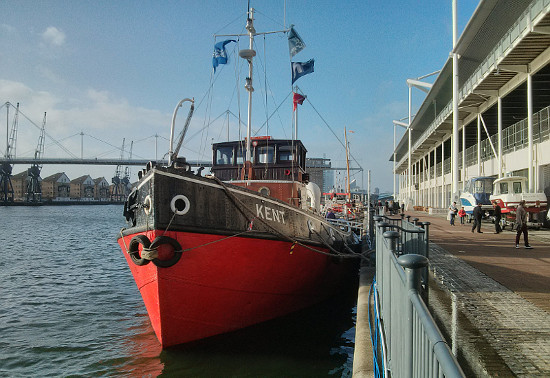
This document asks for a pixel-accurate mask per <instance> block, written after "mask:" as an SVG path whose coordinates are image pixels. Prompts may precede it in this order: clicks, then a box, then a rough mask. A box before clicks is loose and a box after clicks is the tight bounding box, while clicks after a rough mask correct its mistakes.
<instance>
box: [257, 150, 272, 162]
mask: <svg viewBox="0 0 550 378" xmlns="http://www.w3.org/2000/svg"><path fill="white" fill-rule="evenodd" d="M258 162H259V163H261V164H266V163H274V162H275V147H273V146H265V147H259V148H258Z"/></svg>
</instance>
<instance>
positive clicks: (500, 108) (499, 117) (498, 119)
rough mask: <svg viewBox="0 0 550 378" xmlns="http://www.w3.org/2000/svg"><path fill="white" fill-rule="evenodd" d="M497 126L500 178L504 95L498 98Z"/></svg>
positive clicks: (499, 170)
mask: <svg viewBox="0 0 550 378" xmlns="http://www.w3.org/2000/svg"><path fill="white" fill-rule="evenodd" d="M497 127H498V137H497V138H498V165H497V166H498V178H502V177H503V174H502V97H500V96H498V99H497Z"/></svg>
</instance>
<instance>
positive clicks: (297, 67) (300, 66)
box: [290, 59, 315, 84]
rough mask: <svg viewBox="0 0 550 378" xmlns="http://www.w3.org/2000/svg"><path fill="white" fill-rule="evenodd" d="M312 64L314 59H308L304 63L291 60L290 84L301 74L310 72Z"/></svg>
mask: <svg viewBox="0 0 550 378" xmlns="http://www.w3.org/2000/svg"><path fill="white" fill-rule="evenodd" d="M314 64H315V59H310V60H308V61H307V62H305V63H301V62H291V63H290V66H291V69H292V84H294V82H295V81H296V80H298V79H299V78H301V77H302V76H304V75H307V74H309V73H312V72H313V65H314Z"/></svg>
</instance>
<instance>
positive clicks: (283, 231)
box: [123, 168, 359, 254]
mask: <svg viewBox="0 0 550 378" xmlns="http://www.w3.org/2000/svg"><path fill="white" fill-rule="evenodd" d="M125 208H126V215H127V219H129V221H130V222H131V223H132V224H133V227H131V228H129V229H126V230H124V231H123V234H124V235H128V234H132V233H136V232H142V231H147V230H152V229H157V230H159V229H160V230H170V231H184V232H195V233H205V234H217V235H228V236H231V235H237V234H239V235H241V236H243V237H252V238H260V239H270V240H281V241H290V242H297V243H302V244H305V245H308V246H311V247H315V246H319V247H323V249H327V248H328V250H329V251H330V253H332V254H349V253H354V252H357V251H358V249H359V248H358V241H359V240H358V237H357V236H356V235H355V234H353V233H352V232H351V231H348V230H342V229H340V228H339V227H336V226H334V225H332V224H331V223H330V222H328V221H327V220H325V219H324V218H322V217H320V216H318V215H317V214H315V213H313V212H311V211H308V210H303V209H299V208H297V207H295V206H293V205H290V204H287V203H285V202H283V201H281V200H279V199H276V198H273V197H269V196H265V195H262V194H260V193H258V192H255V191H252V190H248V189H246V188H243V187H240V186H236V185H231V184H227V183H223V182H221V181H219V180H218V179H216V178H214V177H200V176H196V175H194V174H192V173H191V172H189V171H184V170H182V169H177V168H154V169H151V170H150V171H149V172H147V174H146V175H145V176H144V177H143V178H142V179H141V180H140V182H139V184H138V186H137V189H136V190H135V191H134V192H133V193H132V194H131V195H130V196H129V199H128V201H127V204H126V206H125Z"/></svg>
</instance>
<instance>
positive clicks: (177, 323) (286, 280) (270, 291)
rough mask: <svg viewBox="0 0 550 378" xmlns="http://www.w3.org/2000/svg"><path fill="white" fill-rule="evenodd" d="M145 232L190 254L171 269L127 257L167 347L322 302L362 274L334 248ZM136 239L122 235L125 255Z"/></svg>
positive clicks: (166, 253) (165, 249)
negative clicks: (331, 250)
mask: <svg viewBox="0 0 550 378" xmlns="http://www.w3.org/2000/svg"><path fill="white" fill-rule="evenodd" d="M141 234H143V235H145V236H147V237H148V239H149V240H154V239H155V238H156V237H157V236H160V235H165V236H168V237H170V238H173V239H175V240H177V241H178V242H179V244H180V245H181V247H182V249H183V253H182V255H181V259H180V260H179V262H178V263H177V264H175V265H173V266H171V267H169V268H159V267H157V266H156V265H154V264H147V265H144V266H137V265H135V264H134V263H133V262H132V260H131V258H130V255H129V254H128V253H125V257H126V259H127V261H128V266H129V267H130V269H131V271H132V274H133V276H134V279H135V281H136V284H137V287H138V288H139V290H140V292H141V295H142V297H143V300H144V302H145V306H146V308H147V312H148V314H149V317H150V320H151V323H152V326H153V329H154V331H155V333H156V335H157V338H158V340H159V341H160V343H161V344H162V346H163V347H169V346H172V345H176V344H182V343H186V342H190V341H193V340H198V339H203V338H206V337H210V336H213V335H217V334H222V333H226V332H230V331H233V330H237V329H240V328H244V327H247V326H250V325H253V324H256V323H260V322H263V321H266V320H270V319H273V318H276V317H280V316H283V315H286V314H289V313H291V312H294V311H297V310H300V309H303V308H306V307H308V306H311V305H313V304H315V303H319V302H321V301H323V300H324V299H327V298H328V297H330V296H332V295H334V294H335V293H336V292H337V291H338V290H339V289H340V288H341V286H342V284H343V283H344V282H345V281H350V275H353V274H355V272H356V270H354V269H353V267H354V266H355V264H356V260H353V261H351V260H350V259H341V258H337V257H334V256H329V255H328V252H329V250H328V249H324V248H321V247H319V246H315V250H316V252H314V251H312V250H310V249H308V248H305V247H303V246H300V245H299V244H293V243H291V242H286V241H280V240H265V239H258V238H251V237H241V236H233V237H227V236H224V235H213V234H204V233H191V232H181V231H168V232H165V231H163V230H156V231H148V232H143V233H141ZM135 235H137V234H129V235H125V236H124V238H119V240H118V241H119V244H120V246H121V248H122V250H123V251H125V252H126V251H128V246H129V244H130V241H131V239H132V238H133V237H134V236H135ZM319 251H322V252H326V253H327V255H325V254H322V253H318V252H319ZM158 253H159V258H160V259H165V258H170V256H171V255H172V254H173V250H172V248H171V247H170V246H168V245H163V246H161V247H160V248H159V250H158ZM352 280H353V279H352Z"/></svg>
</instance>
